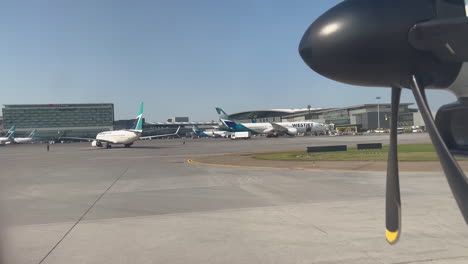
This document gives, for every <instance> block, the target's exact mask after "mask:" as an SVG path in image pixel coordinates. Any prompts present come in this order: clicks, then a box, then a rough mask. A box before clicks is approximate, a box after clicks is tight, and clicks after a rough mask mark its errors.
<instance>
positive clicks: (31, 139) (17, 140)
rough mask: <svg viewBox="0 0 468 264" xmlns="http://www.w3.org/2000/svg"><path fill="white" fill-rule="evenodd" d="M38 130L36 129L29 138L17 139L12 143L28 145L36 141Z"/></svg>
mask: <svg viewBox="0 0 468 264" xmlns="http://www.w3.org/2000/svg"><path fill="white" fill-rule="evenodd" d="M36 132H37V129H34V130H33V131H32V132H31V134H29V136H27V137H15V138H14V139H13V141H12V142H14V143H16V144H27V143H31V142H32V141H33V140H34V137H35V136H36Z"/></svg>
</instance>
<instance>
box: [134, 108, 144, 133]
mask: <svg viewBox="0 0 468 264" xmlns="http://www.w3.org/2000/svg"><path fill="white" fill-rule="evenodd" d="M132 130H133V131H136V132H143V102H141V103H140V108H139V109H138V114H137V117H136V124H135V127H134V128H133V129H132Z"/></svg>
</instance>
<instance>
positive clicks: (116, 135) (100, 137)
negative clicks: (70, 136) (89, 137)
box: [96, 130, 141, 145]
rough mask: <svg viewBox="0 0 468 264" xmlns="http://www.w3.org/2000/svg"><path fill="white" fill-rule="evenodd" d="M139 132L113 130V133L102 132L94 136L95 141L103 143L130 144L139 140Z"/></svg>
mask: <svg viewBox="0 0 468 264" xmlns="http://www.w3.org/2000/svg"><path fill="white" fill-rule="evenodd" d="M140 135H141V133H140V132H135V131H130V130H115V131H104V132H101V133H99V134H97V136H96V141H101V142H103V143H106V142H110V143H112V144H123V145H126V144H132V143H133V142H135V141H137V140H139V139H140Z"/></svg>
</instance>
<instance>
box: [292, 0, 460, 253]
mask: <svg viewBox="0 0 468 264" xmlns="http://www.w3.org/2000/svg"><path fill="white" fill-rule="evenodd" d="M467 36H468V0H465V1H463V0H450V1H448V0H417V1H416V0H415V1H408V0H380V1H375V0H347V1H343V2H341V3H339V4H338V5H337V6H335V7H333V8H332V9H330V10H328V11H327V12H326V13H325V14H323V15H322V16H320V17H319V18H318V19H317V20H316V21H315V22H313V23H312V24H311V25H310V26H309V28H308V29H307V30H306V32H305V33H304V36H303V37H302V40H301V42H300V44H299V54H300V56H301V57H302V59H303V60H304V62H305V63H306V64H307V65H308V66H309V67H310V68H311V69H312V70H313V71H315V72H317V73H319V74H320V75H322V76H324V77H327V78H329V79H332V80H335V81H338V82H342V83H346V84H350V85H355V86H368V87H388V88H391V89H392V102H391V104H392V108H391V109H392V110H391V116H390V123H391V125H390V126H391V130H390V146H389V152H388V164H387V184H386V207H385V214H386V217H385V229H386V230H385V237H386V240H387V242H388V243H390V244H395V243H397V241H398V240H399V238H400V236H401V232H402V229H401V200H400V183H399V170H398V150H397V147H398V144H397V143H398V142H397V141H398V111H399V105H400V97H401V92H402V89H403V88H408V89H410V90H411V91H412V92H413V95H414V97H415V99H416V103H417V105H418V107H419V110H420V111H421V115H422V117H423V119H424V122H425V124H426V129H427V131H428V132H429V135H430V137H431V140H432V143H433V145H434V147H435V149H436V152H437V155H438V156H439V159H440V163H441V165H442V168H443V170H444V173H445V176H446V179H447V182H448V184H449V186H450V189H451V191H452V194H453V196H454V198H455V201H456V202H457V204H458V207H459V209H460V212H461V214H462V216H463V218H464V220H465V222H466V224H468V178H467V177H466V175H465V173H464V172H463V170H462V169H461V168H460V166H459V164H458V162H457V161H456V160H455V158H454V154H463V155H468V122H467V120H468V85H467V84H468V63H467V62H468V37H467ZM426 89H441V90H446V91H449V92H452V93H453V94H454V95H455V96H456V97H457V99H458V100H457V101H456V102H454V103H452V104H449V105H445V106H442V107H441V108H440V109H439V111H438V113H437V116H436V118H435V120H434V117H433V116H432V114H431V110H430V108H429V104H428V101H427V97H426Z"/></svg>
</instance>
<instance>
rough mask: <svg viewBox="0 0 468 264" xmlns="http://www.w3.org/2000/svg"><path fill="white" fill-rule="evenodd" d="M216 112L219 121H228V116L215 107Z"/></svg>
mask: <svg viewBox="0 0 468 264" xmlns="http://www.w3.org/2000/svg"><path fill="white" fill-rule="evenodd" d="M216 112H218V115H219V118H220V119H229V115H228V114H226V112H224V110H223V109H221V108H219V107H216Z"/></svg>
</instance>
